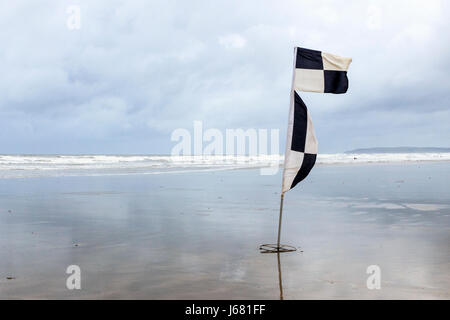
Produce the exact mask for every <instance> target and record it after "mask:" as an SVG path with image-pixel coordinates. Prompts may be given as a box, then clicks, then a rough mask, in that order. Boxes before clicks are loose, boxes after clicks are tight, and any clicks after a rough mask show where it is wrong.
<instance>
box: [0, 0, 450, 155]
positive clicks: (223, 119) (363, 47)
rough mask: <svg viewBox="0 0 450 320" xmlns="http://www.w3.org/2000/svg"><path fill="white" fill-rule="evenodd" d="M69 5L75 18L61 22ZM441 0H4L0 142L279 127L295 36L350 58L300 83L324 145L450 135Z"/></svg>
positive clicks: (0, 147)
mask: <svg viewBox="0 0 450 320" xmlns="http://www.w3.org/2000/svg"><path fill="white" fill-rule="evenodd" d="M70 5H79V7H80V9H81V25H80V26H81V28H80V29H75V30H70V29H69V28H68V27H67V20H68V18H69V16H70V13H68V12H67V8H68V7H69V6H70ZM449 11H450V10H449V2H448V1H430V0H426V1H367V2H366V1H361V0H359V1H345V2H342V1H335V2H334V1H299V0H295V1H261V0H255V1H242V0H240V1H233V0H227V1H206V0H205V1H192V0H190V1H181V0H179V1H112V0H102V1H100V0H95V1H87V0H86V1H82V0H78V1H77V0H72V1H63V0H58V1H53V0H52V1H2V2H1V4H0V24H1V25H0V27H1V28H0V41H1V43H2V46H1V50H0V65H1V70H2V72H1V76H0V153H121V154H126V153H139V154H148V153H166V154H167V153H170V150H171V148H172V147H173V146H174V145H175V143H174V142H172V141H170V135H171V132H172V131H173V130H174V129H176V128H186V129H188V130H192V126H193V121H194V120H202V121H203V126H204V128H205V129H208V128H219V129H221V130H224V129H225V128H244V129H246V128H266V129H272V128H279V129H280V151H281V152H283V150H284V146H283V145H284V141H285V134H286V126H287V116H288V108H289V90H290V85H291V77H292V59H293V48H294V46H301V47H306V48H310V49H316V50H322V51H326V52H330V53H334V54H338V55H341V56H348V57H352V58H353V62H352V64H351V65H350V69H349V91H348V92H347V94H344V95H332V94H318V93H302V97H303V99H304V101H305V103H306V104H307V106H308V108H309V110H310V113H311V116H312V119H313V121H314V125H315V129H316V134H317V136H318V139H319V152H321V153H327V152H340V151H345V150H349V149H353V148H359V147H375V146H401V145H407V146H438V147H439V146H441V147H450V143H449V141H450V125H449V124H450V105H449V103H450V99H449V92H450V76H449V72H450V46H449V39H450V28H449V23H448V21H449V19H450V14H449V13H450V12H449Z"/></svg>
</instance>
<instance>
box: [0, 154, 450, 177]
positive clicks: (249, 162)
mask: <svg viewBox="0 0 450 320" xmlns="http://www.w3.org/2000/svg"><path fill="white" fill-rule="evenodd" d="M283 160H284V156H283V155H278V154H276V155H256V156H235V155H210V156H169V155H0V178H25V177H34V176H67V175H109V174H160V173H168V172H174V171H175V172H180V171H186V170H189V171H192V170H195V171H197V170H233V169H243V168H262V167H268V166H274V165H275V166H276V165H282V163H283ZM422 161H450V153H382V154H344V153H336V154H319V155H318V159H317V163H318V164H319V165H320V164H323V165H337V164H364V163H403V162H422Z"/></svg>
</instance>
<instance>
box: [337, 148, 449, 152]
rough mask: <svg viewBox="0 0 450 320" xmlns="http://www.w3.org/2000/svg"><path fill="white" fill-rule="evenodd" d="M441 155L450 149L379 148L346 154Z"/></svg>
mask: <svg viewBox="0 0 450 320" xmlns="http://www.w3.org/2000/svg"><path fill="white" fill-rule="evenodd" d="M426 152H432V153H439V152H450V148H434V147H377V148H361V149H354V150H350V151H345V153H426Z"/></svg>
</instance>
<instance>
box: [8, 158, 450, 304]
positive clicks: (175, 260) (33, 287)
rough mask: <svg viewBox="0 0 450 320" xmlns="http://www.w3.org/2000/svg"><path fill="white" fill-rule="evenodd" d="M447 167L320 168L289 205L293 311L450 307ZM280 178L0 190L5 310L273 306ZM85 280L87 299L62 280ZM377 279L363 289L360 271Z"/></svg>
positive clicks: (288, 291) (98, 182) (60, 183)
mask: <svg viewBox="0 0 450 320" xmlns="http://www.w3.org/2000/svg"><path fill="white" fill-rule="evenodd" d="M449 181H450V163H447V162H445V163H444V162H443V163H410V164H395V165H393V164H376V165H370V164H366V165H348V166H338V165H336V166H324V165H322V166H317V167H316V168H315V169H314V170H313V172H312V173H311V175H310V177H309V179H307V180H305V181H304V182H303V183H302V185H299V186H298V187H297V188H295V189H293V190H291V191H290V192H288V193H287V194H286V197H285V211H284V220H283V230H282V242H283V243H286V244H290V245H293V246H296V247H297V248H299V250H298V251H297V252H293V253H285V254H282V255H281V257H280V267H281V271H282V287H283V295H284V298H285V299H346V298H350V299H361V298H362V299H391V298H394V299H415V298H417V299H431V298H434V299H449V298H450V274H449V271H450V250H449V249H450V189H449ZM280 182H281V175H280V172H279V173H278V174H277V175H274V176H261V175H259V170H257V169H252V170H232V171H217V172H214V171H210V172H197V173H177V174H161V175H132V176H126V175H125V176H98V177H56V178H55V177H53V178H28V179H0V298H1V299H29V298H38V299H47V298H62V299H71V298H86V299H93V298H100V299H279V298H280V288H279V281H278V280H279V277H278V265H277V256H276V255H274V254H260V253H259V251H258V246H259V245H260V244H262V243H268V242H275V241H276V231H277V223H278V209H279V207H278V206H279V196H280V194H279V192H280ZM74 264H75V265H78V266H80V268H81V286H82V288H81V290H68V289H67V288H66V279H67V277H68V275H67V274H66V268H67V266H69V265H74ZM369 265H378V266H379V267H380V269H381V289H380V290H369V289H368V288H367V286H366V280H367V277H368V276H369V275H368V274H367V273H366V269H367V267H368V266H369Z"/></svg>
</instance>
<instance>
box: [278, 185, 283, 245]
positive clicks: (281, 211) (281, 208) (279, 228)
mask: <svg viewBox="0 0 450 320" xmlns="http://www.w3.org/2000/svg"><path fill="white" fill-rule="evenodd" d="M283 200H284V192H282V193H281V199H280V217H279V219H278V240H277V249H278V250H279V249H280V248H281V247H280V237H281V219H282V216H283Z"/></svg>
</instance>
